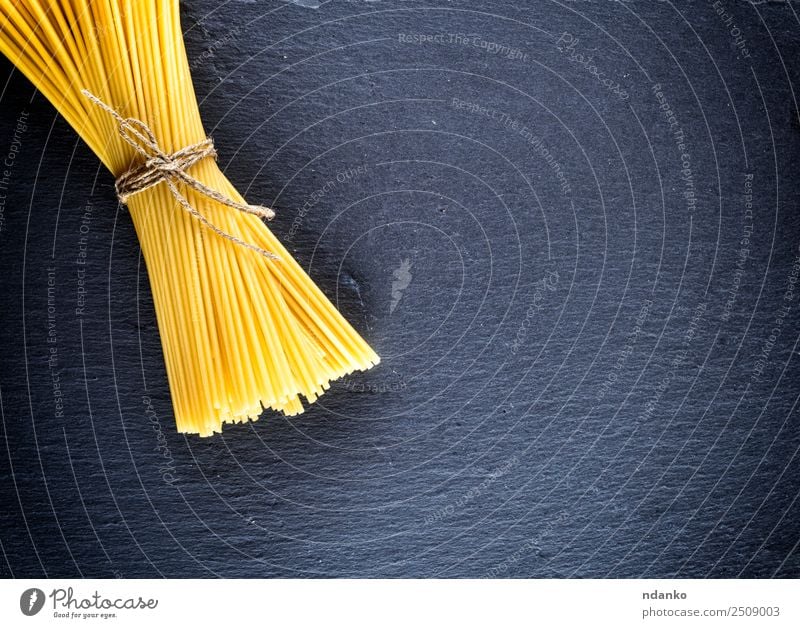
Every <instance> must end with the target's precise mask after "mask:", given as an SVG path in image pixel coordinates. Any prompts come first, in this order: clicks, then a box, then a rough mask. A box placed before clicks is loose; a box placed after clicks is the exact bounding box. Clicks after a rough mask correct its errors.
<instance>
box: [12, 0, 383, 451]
mask: <svg viewBox="0 0 800 628" xmlns="http://www.w3.org/2000/svg"><path fill="white" fill-rule="evenodd" d="M0 7H2V10H1V12H0V20H2V22H0V50H2V52H3V54H5V55H6V56H8V57H9V58H10V59H11V60H12V62H13V63H14V64H15V65H16V66H17V67H18V68H19V69H20V70H21V71H22V72H24V73H25V75H26V76H27V77H28V78H29V79H30V80H31V81H32V82H33V83H34V84H35V85H36V87H37V88H38V89H39V90H40V91H41V92H42V93H43V94H44V95H45V96H46V97H47V98H48V99H49V100H50V101H51V102H52V103H53V105H54V106H55V107H56V108H57V109H58V111H59V112H60V113H61V115H63V116H64V118H65V119H66V120H67V121H68V122H69V123H70V124H71V125H72V126H73V127H74V128H75V130H76V131H77V132H78V133H79V134H80V136H81V137H82V138H83V139H84V140H85V141H86V143H87V144H88V145H89V146H90V147H91V148H92V150H93V151H94V152H95V153H96V154H97V156H98V157H99V158H100V159H101V160H102V162H103V163H104V164H105V166H106V167H107V168H108V169H109V170H110V171H111V172H112V173H113V175H114V176H115V177H119V176H120V175H122V174H123V173H125V172H127V171H129V170H130V169H131V167H133V166H136V165H138V164H140V163H141V162H143V161H144V159H143V158H142V157H141V155H139V154H138V153H137V152H136V150H134V148H133V147H132V146H131V145H130V144H129V143H128V142H126V141H125V139H123V137H122V136H121V135H120V132H119V128H118V121H117V120H115V118H114V117H113V116H112V115H110V114H109V112H108V111H106V110H104V109H103V108H102V107H100V106H98V105H97V104H96V103H95V102H93V101H92V100H91V99H90V98H88V97H87V96H86V95H85V94H84V93H83V91H82V90H88V92H90V93H91V94H94V95H96V97H97V98H99V99H100V100H101V101H102V102H104V103H106V104H107V105H109V106H110V107H113V109H115V110H116V111H118V112H119V114H120V115H122V116H123V117H125V118H131V119H136V120H140V121H141V122H143V123H144V124H146V125H147V127H148V128H149V129H150V130H151V131H152V133H153V137H154V138H155V139H156V140H157V143H158V145H159V146H160V147H161V148H162V149H163V151H164V152H165V153H167V154H170V155H171V154H173V153H175V152H176V151H179V150H181V149H183V148H184V147H187V146H190V145H193V144H196V143H198V142H201V141H203V140H204V139H205V138H206V134H205V132H204V130H203V125H202V122H201V120H200V113H199V109H198V106H197V100H196V97H195V93H194V88H193V86H192V81H191V77H190V74H189V65H188V62H187V58H186V51H185V49H184V44H183V36H182V33H181V28H180V19H179V14H178V1H177V0H61V1H52V0H50V1H48V0H38V1H37V0H0ZM187 173H188V174H189V175H190V176H191V177H192V178H194V179H196V180H197V181H198V182H199V183H201V184H203V185H205V186H207V187H208V188H211V189H212V190H214V191H216V192H217V193H219V194H221V195H222V196H224V197H226V198H228V199H230V200H231V201H233V202H236V203H244V199H243V198H242V197H241V195H239V193H238V192H237V191H236V190H235V189H234V188H233V186H232V185H231V183H230V182H229V181H228V180H227V179H226V178H225V176H224V175H223V174H222V172H221V171H220V169H219V168H218V167H217V164H216V162H215V161H214V159H213V158H210V157H209V158H204V159H202V160H200V161H198V162H197V163H195V164H194V165H192V166H191V167H190V168H189V169H187ZM176 187H177V188H178V190H179V193H180V194H181V195H182V196H183V197H184V198H185V199H186V201H187V202H188V204H189V205H190V206H191V207H192V208H194V209H195V210H196V211H197V212H198V213H199V214H200V215H201V216H202V217H204V218H205V219H206V220H207V221H208V222H209V223H211V225H213V226H214V227H216V228H218V229H219V230H221V232H224V233H225V234H227V235H230V236H231V237H233V238H236V239H238V240H239V241H240V242H241V243H247V245H249V246H250V247H254V248H256V249H260V250H263V251H266V252H268V253H269V254H271V255H273V256H275V257H276V258H277V259H271V258H270V257H268V256H267V255H263V254H261V253H259V252H258V251H257V250H253V248H248V246H243V245H242V244H241V243H237V242H234V241H231V240H230V239H227V238H226V237H221V236H220V235H219V234H218V233H215V231H213V230H212V229H211V228H209V227H208V226H207V225H205V224H204V223H203V222H202V221H201V220H199V219H198V218H197V217H196V216H194V215H192V214H191V213H190V212H189V211H186V208H185V207H183V206H182V205H181V204H180V203H179V201H178V200H177V198H176V196H175V195H174V194H173V193H172V192H171V191H170V189H169V186H168V185H167V184H166V183H165V182H161V183H159V184H157V185H154V186H153V187H149V188H148V189H146V190H143V191H140V192H138V193H136V194H134V195H132V196H131V197H130V198H128V199H127V201H126V203H127V205H128V208H129V210H130V214H131V217H132V219H133V223H134V226H135V229H136V233H137V236H138V238H139V241H140V243H141V247H142V252H143V255H144V258H145V261H146V264H147V271H148V274H149V277H150V284H151V288H152V292H153V299H154V302H155V307H156V315H157V318H158V325H159V331H160V334H161V344H162V348H163V352H164V360H165V363H166V368H167V374H168V377H169V382H170V390H171V393H172V403H173V406H174V410H175V420H176V423H177V429H178V431H179V432H184V433H195V434H200V435H201V436H208V435H211V434H213V433H215V432H220V431H221V429H222V424H223V423H229V422H234V423H235V422H241V421H245V420H248V419H251V420H252V419H256V418H258V416H259V415H260V414H261V413H262V411H263V410H264V409H265V408H272V409H274V410H278V411H281V412H284V413H286V414H289V415H292V414H297V413H300V412H302V411H303V404H302V402H301V400H300V396H301V395H302V396H303V397H305V399H306V400H307V401H308V402H309V403H311V402H314V401H315V400H316V399H317V397H319V395H321V394H322V393H323V392H324V391H325V390H326V389H327V388H328V386H329V382H330V381H331V380H334V379H337V378H339V377H342V376H344V375H346V374H348V373H350V372H353V371H354V370H365V369H368V368H370V367H372V366H373V365H375V364H377V363H378V361H379V358H378V356H377V354H376V353H375V352H374V351H373V350H372V349H371V348H370V347H369V345H368V344H367V343H366V342H365V341H364V340H363V339H362V338H361V337H360V336H359V334H358V333H357V332H356V331H355V330H354V329H353V328H352V327H351V326H350V325H349V324H348V322H347V321H346V320H345V319H344V318H343V317H342V316H341V315H340V314H339V312H338V311H337V310H336V308H335V307H334V306H333V305H332V304H331V302H330V301H329V300H328V299H327V298H326V297H325V295H324V294H323V293H322V292H321V291H320V289H319V288H318V287H317V286H316V285H315V284H314V282H313V281H312V280H311V279H310V278H309V277H308V275H307V274H306V273H305V272H304V271H303V269H302V268H301V267H300V265H299V264H297V262H296V261H295V260H294V259H293V258H292V257H291V255H290V254H289V252H288V251H287V250H286V249H285V248H284V247H283V246H282V245H281V244H280V242H279V241H278V240H277V239H276V237H275V236H274V235H273V234H272V232H271V231H270V230H269V229H268V228H267V227H266V225H265V224H264V222H263V221H262V220H261V219H259V218H258V217H257V216H254V215H250V214H248V213H245V212H243V211H240V210H238V209H236V208H233V207H229V206H226V205H224V204H222V203H220V202H218V201H217V200H215V199H213V198H209V197H208V196H207V195H205V194H203V193H201V192H200V191H198V190H196V189H194V188H193V187H192V186H191V185H187V184H185V183H182V182H178V183H177V184H176Z"/></svg>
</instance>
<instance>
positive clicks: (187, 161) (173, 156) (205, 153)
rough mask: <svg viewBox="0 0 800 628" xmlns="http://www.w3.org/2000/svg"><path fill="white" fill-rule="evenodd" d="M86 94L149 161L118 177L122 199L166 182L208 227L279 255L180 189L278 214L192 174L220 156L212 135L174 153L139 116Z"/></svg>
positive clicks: (271, 256) (241, 208)
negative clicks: (227, 226) (214, 219)
mask: <svg viewBox="0 0 800 628" xmlns="http://www.w3.org/2000/svg"><path fill="white" fill-rule="evenodd" d="M81 93H83V95H84V96H86V98H88V99H89V100H90V101H91V102H92V103H94V104H95V105H97V106H98V107H100V108H101V109H103V111H105V112H106V113H108V114H109V115H111V116H112V117H113V118H114V120H115V121H116V122H117V128H118V131H119V135H120V137H121V138H122V139H123V140H125V141H126V142H127V143H128V144H130V145H131V146H132V147H133V148H134V150H135V151H136V152H137V153H139V154H140V155H141V156H142V157H144V159H145V161H144V162H143V163H142V164H141V165H139V166H134V167H132V168H131V169H130V170H128V171H127V172H124V173H122V174H121V175H120V176H119V177H117V181H116V183H115V186H114V187H115V189H116V192H117V197H118V198H119V200H120V202H121V203H127V201H128V199H129V198H130V197H131V196H133V195H134V194H138V193H139V192H143V191H144V190H147V189H148V188H151V187H153V186H154V185H158V184H159V183H162V182H163V183H166V185H167V187H168V188H169V191H170V192H171V193H172V195H173V196H174V197H175V199H176V200H177V201H178V203H179V204H180V205H181V207H183V208H184V209H185V210H186V211H188V212H189V213H190V214H191V215H192V216H194V217H195V218H197V219H198V220H199V221H200V222H202V223H203V224H204V225H205V226H206V227H208V228H209V229H211V230H212V231H214V233H216V234H217V235H219V236H221V237H223V238H226V239H228V240H230V241H232V242H235V243H236V244H239V245H241V246H244V247H246V248H248V249H251V250H253V251H256V252H258V253H260V254H261V255H264V256H265V257H267V258H269V259H274V260H277V259H279V258H278V257H277V256H276V255H275V254H273V253H270V252H269V251H265V250H264V249H262V248H259V247H257V246H253V245H252V244H249V243H247V242H245V241H243V240H241V239H240V238H237V237H236V236H233V235H231V234H229V233H226V232H225V231H223V230H222V229H220V228H218V227H216V226H215V225H213V224H212V223H211V222H210V221H209V220H208V219H207V218H206V217H205V216H203V215H202V214H201V213H200V212H199V211H197V209H196V208H195V207H193V206H192V205H191V203H189V201H188V200H187V199H186V197H185V196H184V195H183V194H181V192H180V190H179V189H178V186H177V183H179V182H180V183H184V184H185V185H186V186H188V187H190V188H191V189H193V190H195V191H197V192H199V193H200V194H203V195H204V196H207V197H208V198H210V199H212V200H214V201H217V202H218V203H221V204H222V205H227V206H228V207H232V208H233V209H237V210H239V211H242V212H245V213H247V214H252V215H254V216H258V217H259V218H263V219H266V220H271V219H272V218H274V217H275V212H274V211H273V210H272V209H270V208H269V207H264V206H262V205H250V204H248V203H239V202H237V201H234V200H233V199H230V198H228V197H226V196H224V195H223V194H221V193H220V192H218V191H217V190H214V189H212V188H209V187H208V186H206V185H204V184H203V183H201V182H200V181H198V180H197V179H195V178H194V177H192V176H191V175H190V174H188V173H187V170H188V169H189V168H191V167H192V166H193V165H194V164H196V163H197V162H199V161H201V160H203V159H205V158H206V157H212V158H213V159H216V158H217V151H216V150H215V149H214V142H212V141H211V138H210V137H207V138H205V139H204V140H201V141H199V142H197V143H195V144H191V145H189V146H184V147H183V148H181V149H180V150H177V151H175V152H174V153H167V152H165V151H164V150H163V149H162V148H161V146H160V145H159V143H158V141H157V139H156V136H155V134H154V133H153V131H152V129H150V127H149V126H147V124H145V123H144V122H142V121H141V120H139V119H137V118H123V117H122V116H121V115H120V114H119V113H118V112H117V111H116V110H115V109H113V108H112V107H110V106H109V105H107V104H106V103H104V102H103V101H102V100H100V99H99V98H98V97H97V96H95V95H94V94H92V93H91V92H90V91H89V90H86V89H84V90H81Z"/></svg>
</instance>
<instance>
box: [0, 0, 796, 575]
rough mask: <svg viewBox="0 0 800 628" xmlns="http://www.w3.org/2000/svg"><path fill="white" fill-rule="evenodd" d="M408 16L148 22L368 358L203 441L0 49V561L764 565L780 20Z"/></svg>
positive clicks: (782, 246)
mask: <svg viewBox="0 0 800 628" xmlns="http://www.w3.org/2000/svg"><path fill="white" fill-rule="evenodd" d="M433 4H434V5H436V6H431V3H423V2H417V1H416V0H412V1H409V2H400V3H389V2H366V1H351V2H344V1H342V2H322V1H320V2H318V3H315V2H313V1H307V0H306V1H304V2H296V3H280V2H244V1H242V2H227V3H223V4H222V6H218V3H217V2H212V1H211V0H192V1H191V2H186V3H184V6H183V19H184V24H185V26H186V28H187V33H186V40H187V46H188V49H189V53H190V57H191V60H192V66H193V71H194V76H195V82H196V87H197V91H198V94H199V96H200V98H201V100H202V113H203V118H204V120H205V122H206V124H207V126H208V129H209V130H210V132H212V133H213V135H214V137H215V138H216V141H217V145H218V148H219V150H220V153H221V163H222V164H223V165H224V167H225V169H226V171H227V172H228V173H229V175H230V177H231V178H232V179H233V181H234V182H235V183H236V184H237V185H238V186H240V188H241V189H242V190H243V191H245V192H246V193H247V195H248V197H249V198H250V199H251V200H254V201H259V202H264V203H267V204H269V203H271V204H273V205H274V206H276V207H277V208H278V209H279V212H278V217H277V219H276V220H275V221H274V225H273V228H274V230H275V231H276V232H277V233H278V234H279V236H280V237H281V238H282V239H283V240H284V241H286V242H288V243H289V246H290V247H291V249H292V250H293V251H294V252H295V254H296V255H297V258H298V259H299V260H300V261H301V262H302V263H303V264H304V265H305V266H306V267H307V268H308V269H309V271H310V273H311V275H312V276H313V277H314V278H315V279H316V280H317V281H318V283H319V284H320V285H321V286H322V288H323V289H324V290H325V291H326V293H327V294H329V295H330V296H331V297H332V298H334V299H336V300H337V302H338V304H339V307H340V308H341V309H342V311H343V312H344V313H345V314H346V315H347V316H348V317H349V319H350V320H352V321H353V322H354V324H355V325H356V326H357V327H358V328H359V330H360V331H361V332H363V334H364V335H365V336H366V337H367V338H368V339H369V340H370V341H371V342H372V343H374V346H375V347H376V349H377V350H378V351H379V353H380V354H381V355H382V356H383V363H382V364H381V366H380V367H379V368H376V369H375V370H373V371H372V372H369V373H367V374H360V375H358V376H353V377H351V378H348V379H347V380H346V381H344V382H341V383H338V384H336V385H335V386H333V388H332V390H331V392H330V393H329V394H327V395H326V396H325V397H324V399H322V401H321V402H320V403H318V404H316V405H315V406H313V407H312V408H310V409H309V411H308V412H307V413H306V414H304V415H303V416H301V417H298V418H294V419H292V420H288V419H286V418H284V417H281V416H276V415H272V414H268V415H266V416H264V417H262V419H261V420H260V421H258V422H257V423H254V424H250V425H245V426H236V427H230V428H227V429H226V431H225V433H224V435H223V436H222V437H218V438H212V439H207V440H200V439H198V438H193V437H191V438H185V437H183V436H180V435H178V434H176V433H175V431H174V428H173V419H172V416H171V406H170V401H169V391H168V388H167V383H166V380H165V373H164V365H163V362H162V357H161V351H160V345H159V339H158V333H157V328H156V323H155V318H154V312H153V305H152V299H151V295H150V292H149V286H148V281H147V276H146V272H145V269H144V266H143V263H142V260H141V258H140V257H139V251H138V246H137V242H136V238H135V235H134V232H133V228H132V225H131V222H130V218H129V216H128V215H127V214H126V212H125V211H124V210H117V209H116V204H115V199H114V195H113V185H112V184H113V182H112V180H111V177H110V176H109V175H108V173H107V172H105V171H103V170H102V169H100V168H99V167H98V162H97V160H96V159H95V158H94V156H93V155H92V154H91V153H90V151H89V150H88V149H87V148H86V147H85V146H84V145H82V144H81V143H80V142H78V141H77V140H76V137H75V135H74V134H73V133H72V132H71V130H70V129H69V127H68V126H67V125H66V124H65V123H64V122H63V121H62V120H61V119H59V118H58V117H57V116H56V115H55V113H54V110H53V109H52V108H51V107H50V105H49V104H48V103H47V102H46V101H44V99H43V98H41V97H40V96H36V95H34V94H33V90H32V88H31V86H30V84H29V83H28V82H27V81H26V80H25V79H24V78H22V77H21V76H20V75H19V74H17V73H15V72H13V71H12V69H11V66H10V65H8V64H7V63H6V62H4V63H3V65H2V76H3V77H4V79H6V80H5V82H4V84H3V88H2V94H1V95H0V109H2V122H0V151H1V152H2V156H3V158H4V159H5V156H6V154H7V153H9V151H12V150H14V151H15V152H14V155H13V157H12V158H10V162H9V163H10V164H11V165H10V166H8V167H7V169H8V170H9V173H8V174H9V176H8V185H7V187H8V189H7V190H6V189H3V190H0V193H2V194H4V195H5V196H4V198H3V199H2V200H3V201H4V203H3V205H2V211H3V213H2V230H1V231H0V247H1V248H0V261H1V263H2V268H3V272H2V275H1V276H0V289H1V290H2V294H3V299H2V305H0V310H2V312H1V313H0V315H1V318H0V320H2V322H3V324H2V326H1V327H0V344H2V356H3V358H2V360H3V361H2V365H3V368H2V374H1V375H0V392H1V393H2V440H0V451H1V452H2V453H0V474H2V482H0V498H1V502H0V503H2V508H0V542H1V543H2V560H0V574H1V575H3V576H6V577H8V576H18V577H20V576H25V577H39V576H43V575H47V576H81V575H82V576H100V577H106V576H107V577H113V576H115V575H116V576H123V577H137V576H143V577H150V576H160V575H163V576H170V577H183V576H297V577H312V576H365V577H376V576H389V577H399V576H403V577H409V576H424V577H429V576H448V577H463V576H479V577H480V576H498V575H500V576H511V577H588V576H599V577H605V576H617V577H620V576H621V577H637V576H651V577H655V576H661V577H668V576H679V577H686V576H692V577H721V576H726V577H733V576H757V577H772V576H777V577H789V576H794V577H796V576H798V575H800V554H798V540H799V539H800V529H799V526H798V517H799V516H800V503H798V495H799V494H800V485H799V482H798V471H800V459H799V458H798V445H800V432H799V430H798V426H799V425H800V415H798V407H797V400H798V374H799V372H800V371H799V370H798V354H797V340H798V307H799V306H800V286H798V284H796V283H795V284H792V283H791V282H792V278H793V277H796V276H797V274H796V273H797V270H798V266H797V264H798V263H799V262H798V256H799V255H800V249H799V248H798V246H799V245H800V230H799V229H798V226H799V224H800V218H798V209H797V203H798V191H799V190H800V188H799V187H798V179H797V167H798V163H800V160H799V158H800V155H799V154H798V153H799V152H800V151H799V150H798V148H799V147H800V125H799V124H798V115H797V101H796V93H797V80H798V70H799V69H800V68H799V67H798V58H800V57H799V56H798V55H799V54H800V46H799V45H798V33H799V32H800V23H798V16H797V13H796V11H797V7H796V6H793V5H790V4H788V3H786V2H770V3H752V4H751V3H747V2H741V1H735V0H725V1H724V2H723V3H722V4H718V5H717V6H718V7H719V6H722V7H723V8H724V12H723V13H722V14H718V13H717V11H716V10H715V8H714V6H713V3H711V2H693V3H690V4H685V3H683V4H681V5H680V6H673V5H672V4H671V3H669V2H644V1H634V0H630V1H627V2H599V1H598V2H562V3H561V4H559V3H555V2H551V3H536V5H535V7H534V6H533V5H531V6H526V5H525V3H519V2H508V1H506V0H495V1H493V2H488V1H486V2H481V1H477V0H476V1H472V2H462V1H459V0H455V1H453V2H442V3H433ZM416 35H425V36H428V35H430V36H437V37H435V38H432V39H430V40H427V39H423V40H420V39H418V38H415V37H414V36H416ZM737 35H738V36H739V44H738V47H737V40H736V36H737ZM604 80H605V83H604V82H603V81H604ZM654 84H660V85H661V89H660V90H659V89H654V88H653V86H654ZM659 93H660V94H661V96H659V95H658V94H659ZM454 99H455V100H454ZM662 104H664V106H665V107H668V108H670V109H671V110H672V111H673V112H674V115H675V120H674V121H673V124H672V127H670V122H669V120H668V119H667V116H665V115H664V113H663V110H662V109H661V108H660V107H661V106H662ZM481 108H484V109H481ZM23 113H24V114H26V115H25V116H24V121H25V122H26V124H25V125H24V126H26V128H25V129H24V130H22V129H20V130H19V132H18V134H17V139H16V140H15V139H14V133H15V128H16V127H17V120H18V119H19V118H20V116H23ZM676 137H677V139H676ZM681 137H682V139H681ZM679 143H683V144H684V146H683V147H682V148H681V147H679V146H678V144H679ZM683 153H685V155H682V154H683ZM683 162H685V163H683ZM750 192H751V193H752V198H751V199H748V197H747V195H748V193H750ZM748 203H751V204H752V214H750V213H749V212H748V207H747V204H748ZM87 212H88V213H89V215H90V220H88V221H87V223H86V224H87V226H88V243H89V244H88V247H87V251H86V254H87V259H88V266H87V272H86V277H85V280H86V286H85V288H86V295H85V300H86V305H85V308H84V312H83V313H82V314H80V315H78V314H76V312H75V308H76V303H77V298H78V289H79V285H78V276H77V269H78V266H77V265H76V263H75V260H76V259H77V256H78V254H79V250H80V245H79V238H80V235H81V225H82V220H83V216H84V214H86V213H87ZM748 235H749V238H748V239H749V242H746V243H745V244H743V243H742V239H743V237H746V236H748ZM743 249H744V251H743ZM793 265H794V266H793ZM793 268H794V269H795V270H794V273H795V274H794V275H793V274H792V273H793ZM48 269H53V270H52V271H49V270H48ZM49 272H52V276H51V277H52V282H53V288H54V289H53V293H52V295H51V297H52V302H51V303H50V305H51V306H52V307H53V308H54V309H53V315H54V317H55V319H54V322H55V328H54V329H55V334H56V336H55V338H56V340H57V341H56V342H55V343H48V330H49V327H48V323H49V321H48V278H49V276H48V273H49ZM792 286H793V288H792ZM784 306H785V308H784ZM776 320H779V321H780V324H779V323H777V322H776ZM773 329H774V330H775V331H774V332H773ZM771 335H774V337H773V338H772V340H770V336H771ZM51 347H55V348H56V349H57V362H56V363H54V364H52V365H50V364H48V356H49V350H50V348H51ZM54 377H56V378H58V380H59V383H60V386H61V390H62V391H63V404H64V408H65V411H64V414H63V417H60V416H58V415H57V413H56V411H55V401H56V400H55V398H54V393H53V379H54ZM165 456H166V457H165Z"/></svg>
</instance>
